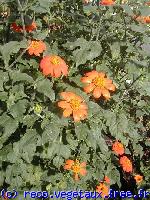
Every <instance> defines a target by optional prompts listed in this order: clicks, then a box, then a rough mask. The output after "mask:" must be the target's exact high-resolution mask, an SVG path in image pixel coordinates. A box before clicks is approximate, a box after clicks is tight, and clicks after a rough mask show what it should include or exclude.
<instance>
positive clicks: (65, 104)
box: [58, 101, 71, 109]
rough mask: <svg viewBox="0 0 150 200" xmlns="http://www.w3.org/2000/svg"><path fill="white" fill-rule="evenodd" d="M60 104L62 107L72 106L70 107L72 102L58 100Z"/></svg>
mask: <svg viewBox="0 0 150 200" xmlns="http://www.w3.org/2000/svg"><path fill="white" fill-rule="evenodd" d="M58 106H59V107H60V108H70V109H71V107H70V104H69V103H67V102H66V101H59V102H58Z"/></svg>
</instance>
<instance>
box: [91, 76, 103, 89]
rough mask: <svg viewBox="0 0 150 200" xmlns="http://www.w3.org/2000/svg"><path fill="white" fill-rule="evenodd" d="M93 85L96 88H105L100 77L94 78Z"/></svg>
mask: <svg viewBox="0 0 150 200" xmlns="http://www.w3.org/2000/svg"><path fill="white" fill-rule="evenodd" d="M93 83H94V84H95V85H96V86H98V87H104V86H105V80H104V78H101V77H96V78H95V79H94V81H93Z"/></svg>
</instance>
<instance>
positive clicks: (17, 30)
mask: <svg viewBox="0 0 150 200" xmlns="http://www.w3.org/2000/svg"><path fill="white" fill-rule="evenodd" d="M11 28H12V29H13V30H14V31H15V32H18V33H20V32H22V30H23V29H22V27H21V26H19V25H17V24H16V23H15V22H14V23H12V24H11Z"/></svg>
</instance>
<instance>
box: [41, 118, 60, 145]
mask: <svg viewBox="0 0 150 200" xmlns="http://www.w3.org/2000/svg"><path fill="white" fill-rule="evenodd" d="M59 133H60V127H58V126H56V125H55V124H54V122H50V123H49V125H48V126H46V127H45V129H44V132H43V133H42V143H43V144H45V143H46V142H49V141H55V140H56V139H57V137H58V135H59Z"/></svg>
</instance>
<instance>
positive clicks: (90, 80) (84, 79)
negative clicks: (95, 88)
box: [81, 77, 93, 83]
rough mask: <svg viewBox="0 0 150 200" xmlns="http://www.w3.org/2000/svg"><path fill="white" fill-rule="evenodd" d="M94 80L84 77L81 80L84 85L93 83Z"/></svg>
mask: <svg viewBox="0 0 150 200" xmlns="http://www.w3.org/2000/svg"><path fill="white" fill-rule="evenodd" d="M92 80H93V78H90V77H82V78H81V82H82V83H91V82H92Z"/></svg>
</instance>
